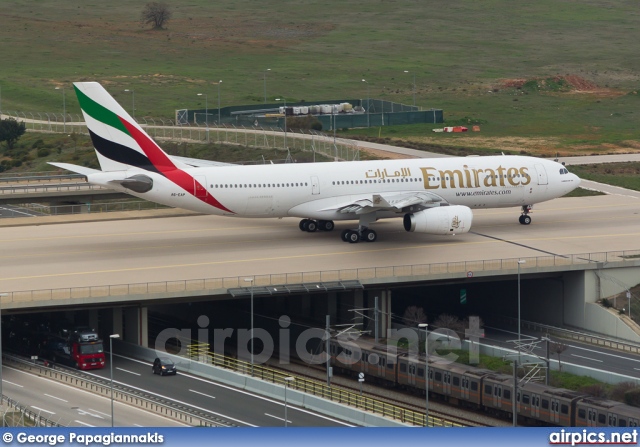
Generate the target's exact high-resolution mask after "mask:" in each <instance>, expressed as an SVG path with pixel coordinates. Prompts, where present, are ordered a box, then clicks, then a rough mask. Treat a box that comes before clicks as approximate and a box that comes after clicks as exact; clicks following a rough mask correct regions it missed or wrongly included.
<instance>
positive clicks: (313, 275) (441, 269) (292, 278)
mask: <svg viewBox="0 0 640 447" xmlns="http://www.w3.org/2000/svg"><path fill="white" fill-rule="evenodd" d="M519 260H525V261H526V262H525V263H523V264H521V271H523V272H527V271H528V270H533V269H539V268H545V267H547V268H548V267H558V266H567V267H570V266H580V265H589V264H596V263H616V265H620V264H625V263H627V262H629V263H636V262H637V263H639V264H640V250H623V251H608V252H597V253H581V254H573V255H549V256H535V257H527V258H524V257H520V258H507V259H491V260H478V261H459V262H442V263H434V264H416V265H400V266H386V267H368V268H357V269H345V270H324V271H323V270H320V271H312V272H295V273H273V274H269V275H255V276H253V279H254V281H253V285H254V286H255V287H260V286H278V285H287V284H301V283H311V284H313V283H315V282H330V281H350V280H359V281H363V280H384V279H390V278H393V279H397V278H413V277H428V276H430V275H443V274H457V275H467V276H473V275H474V274H476V273H479V272H488V273H491V272H503V273H504V272H505V271H510V272H515V271H516V270H517V268H518V261H519ZM245 278H246V275H245V276H233V277H223V278H204V279H193V280H178V281H157V282H143V283H133V284H113V285H104V286H89V287H68V288H58V289H40V290H22V291H3V293H5V294H6V295H5V296H3V297H2V298H0V300H1V302H2V303H14V302H25V301H51V300H65V299H79V298H94V297H118V296H130V295H149V294H158V293H182V292H197V291H211V290H220V289H230V288H242V287H246V283H245V281H244V279H245Z"/></svg>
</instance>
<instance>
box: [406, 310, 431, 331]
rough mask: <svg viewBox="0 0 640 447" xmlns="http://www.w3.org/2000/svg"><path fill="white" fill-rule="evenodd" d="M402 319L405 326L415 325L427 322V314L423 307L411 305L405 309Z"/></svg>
mask: <svg viewBox="0 0 640 447" xmlns="http://www.w3.org/2000/svg"><path fill="white" fill-rule="evenodd" d="M402 321H403V323H404V324H405V326H409V327H415V326H417V325H418V324H420V323H426V322H427V316H426V315H425V313H424V309H423V308H422V307H417V306H409V307H407V308H406V309H405V310H404V315H403V316H402Z"/></svg>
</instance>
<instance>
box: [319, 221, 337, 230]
mask: <svg viewBox="0 0 640 447" xmlns="http://www.w3.org/2000/svg"><path fill="white" fill-rule="evenodd" d="M334 228H335V225H334V223H333V221H332V220H321V221H319V222H318V229H319V230H322V231H333V229H334Z"/></svg>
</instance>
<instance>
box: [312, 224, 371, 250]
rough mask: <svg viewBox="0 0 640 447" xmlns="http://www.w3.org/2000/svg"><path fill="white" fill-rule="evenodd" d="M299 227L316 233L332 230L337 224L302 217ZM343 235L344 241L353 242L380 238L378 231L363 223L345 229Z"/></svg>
mask: <svg viewBox="0 0 640 447" xmlns="http://www.w3.org/2000/svg"><path fill="white" fill-rule="evenodd" d="M299 227H300V230H301V231H307V232H309V233H315V232H316V231H332V230H333V229H334V228H335V225H334V223H333V221H332V220H313V219H302V220H301V221H300V224H299ZM341 236H342V240H343V241H344V242H350V243H352V244H355V243H356V242H360V241H365V242H375V241H376V240H377V239H378V233H376V232H375V231H373V230H370V229H369V228H367V227H366V226H363V225H360V226H359V227H358V229H357V230H344V231H343V232H342V234H341Z"/></svg>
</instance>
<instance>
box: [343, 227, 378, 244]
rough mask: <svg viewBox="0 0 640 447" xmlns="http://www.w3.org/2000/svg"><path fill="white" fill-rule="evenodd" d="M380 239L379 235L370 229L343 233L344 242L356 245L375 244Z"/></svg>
mask: <svg viewBox="0 0 640 447" xmlns="http://www.w3.org/2000/svg"><path fill="white" fill-rule="evenodd" d="M376 239H378V233H376V232H375V231H373V230H370V229H369V228H358V229H357V230H344V231H343V232H342V240H343V241H345V242H349V243H351V244H355V243H356V242H360V241H365V242H375V241H376Z"/></svg>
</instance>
